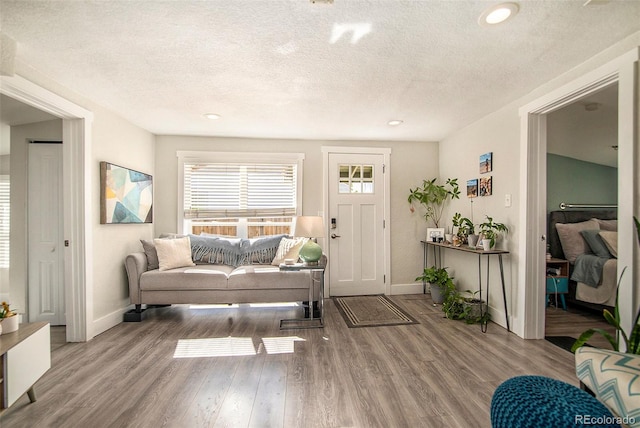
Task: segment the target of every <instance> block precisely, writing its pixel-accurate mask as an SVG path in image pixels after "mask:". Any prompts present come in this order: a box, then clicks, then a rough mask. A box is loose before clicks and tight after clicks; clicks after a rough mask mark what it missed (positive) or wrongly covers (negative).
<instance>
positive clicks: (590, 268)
mask: <svg viewBox="0 0 640 428" xmlns="http://www.w3.org/2000/svg"><path fill="white" fill-rule="evenodd" d="M607 260H609V259H607V258H604V257H598V256H596V255H593V254H580V255H579V256H578V257H577V258H576V262H575V263H574V265H573V274H572V275H571V279H572V280H573V281H576V282H582V283H585V284H587V285H588V286H590V287H597V286H598V285H600V282H601V281H602V269H603V268H604V264H605V263H606V262H607Z"/></svg>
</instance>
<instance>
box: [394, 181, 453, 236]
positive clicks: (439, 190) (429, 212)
mask: <svg viewBox="0 0 640 428" xmlns="http://www.w3.org/2000/svg"><path fill="white" fill-rule="evenodd" d="M436 181H437V178H434V179H432V180H423V181H422V186H418V187H416V188H415V189H409V197H408V198H407V200H408V202H409V204H411V208H410V209H411V212H414V211H415V208H414V207H413V203H414V202H418V203H419V204H420V205H422V206H423V207H424V208H425V214H424V218H425V220H426V221H427V222H429V220H431V221H433V223H434V225H435V227H440V225H439V223H440V218H441V217H442V210H443V209H444V204H445V202H446V201H447V200H449V199H460V189H459V187H458V179H457V178H449V179H447V181H446V183H445V184H437V183H436Z"/></svg>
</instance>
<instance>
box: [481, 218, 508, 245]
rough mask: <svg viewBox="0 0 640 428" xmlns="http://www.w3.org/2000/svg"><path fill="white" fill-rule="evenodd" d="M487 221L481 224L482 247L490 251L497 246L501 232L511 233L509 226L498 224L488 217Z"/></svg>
mask: <svg viewBox="0 0 640 428" xmlns="http://www.w3.org/2000/svg"><path fill="white" fill-rule="evenodd" d="M486 217H487V220H486V221H485V222H484V223H480V234H481V235H482V247H483V248H484V250H485V251H489V250H490V249H492V248H493V247H494V246H495V245H496V239H497V238H498V237H499V236H500V234H501V232H505V233H507V232H509V229H508V228H507V226H505V225H504V224H503V223H496V222H494V221H493V218H492V217H489V216H486Z"/></svg>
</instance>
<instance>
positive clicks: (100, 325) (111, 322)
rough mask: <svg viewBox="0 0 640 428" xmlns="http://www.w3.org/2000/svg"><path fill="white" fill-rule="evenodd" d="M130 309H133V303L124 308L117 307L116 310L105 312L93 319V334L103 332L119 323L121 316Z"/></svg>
mask: <svg viewBox="0 0 640 428" xmlns="http://www.w3.org/2000/svg"><path fill="white" fill-rule="evenodd" d="M130 309H133V305H129V306H127V307H125V308H122V309H118V310H117V311H113V312H111V313H110V314H107V315H105V316H103V317H101V318H98V319H97V320H94V321H93V336H94V337H95V336H97V335H99V334H100V333H104V332H105V331H107V330H109V329H110V328H113V327H115V326H117V325H118V324H120V323H121V322H122V319H123V316H124V314H125V313H126V312H128V311H129V310H130Z"/></svg>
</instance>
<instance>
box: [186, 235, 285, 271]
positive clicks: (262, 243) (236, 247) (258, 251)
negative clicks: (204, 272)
mask: <svg viewBox="0 0 640 428" xmlns="http://www.w3.org/2000/svg"><path fill="white" fill-rule="evenodd" d="M285 236H286V235H273V236H265V237H264V238H257V239H241V238H236V239H234V238H231V239H229V238H218V237H213V236H202V235H189V239H190V240H191V258H192V259H193V261H194V262H204V263H212V264H223V265H228V266H233V267H238V266H241V265H249V264H253V263H255V264H269V263H271V261H272V260H273V258H274V257H275V256H276V253H277V251H278V246H279V245H280V241H281V240H282V238H284V237H285Z"/></svg>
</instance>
